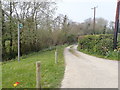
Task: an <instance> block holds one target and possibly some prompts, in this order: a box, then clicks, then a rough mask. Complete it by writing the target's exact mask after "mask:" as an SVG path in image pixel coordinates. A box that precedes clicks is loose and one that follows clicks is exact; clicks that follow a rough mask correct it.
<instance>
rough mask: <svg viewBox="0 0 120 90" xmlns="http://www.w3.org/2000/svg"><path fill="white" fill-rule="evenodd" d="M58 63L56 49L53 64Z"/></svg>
mask: <svg viewBox="0 0 120 90" xmlns="http://www.w3.org/2000/svg"><path fill="white" fill-rule="evenodd" d="M57 63H58V52H57V49H56V51H55V64H57Z"/></svg>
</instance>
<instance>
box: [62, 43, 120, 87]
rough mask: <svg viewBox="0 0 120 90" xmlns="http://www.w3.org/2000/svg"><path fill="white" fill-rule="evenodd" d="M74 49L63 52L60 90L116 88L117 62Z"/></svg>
mask: <svg viewBox="0 0 120 90" xmlns="http://www.w3.org/2000/svg"><path fill="white" fill-rule="evenodd" d="M76 48H77V46H76V45H74V46H73V48H72V50H73V51H72V52H70V47H67V48H66V49H65V51H64V56H65V62H66V69H65V75H64V79H63V81H62V84H61V88H118V61H111V60H105V59H101V58H97V57H94V56H90V55H87V54H84V53H81V52H79V51H77V49H76Z"/></svg>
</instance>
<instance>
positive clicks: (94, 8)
mask: <svg viewBox="0 0 120 90" xmlns="http://www.w3.org/2000/svg"><path fill="white" fill-rule="evenodd" d="M96 8H97V7H93V8H91V9H93V10H94V20H93V34H95V21H96V20H95V17H96Z"/></svg>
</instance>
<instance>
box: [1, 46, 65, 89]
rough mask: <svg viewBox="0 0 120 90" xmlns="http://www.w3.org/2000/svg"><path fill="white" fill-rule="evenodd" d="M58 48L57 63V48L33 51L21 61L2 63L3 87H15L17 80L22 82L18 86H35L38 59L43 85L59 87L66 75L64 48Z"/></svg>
mask: <svg viewBox="0 0 120 90" xmlns="http://www.w3.org/2000/svg"><path fill="white" fill-rule="evenodd" d="M64 47H65V46H61V47H60V46H59V47H57V48H58V64H55V59H54V53H55V50H49V51H41V52H38V53H31V54H29V55H26V56H23V57H21V61H20V62H18V61H17V60H12V61H9V62H6V63H4V64H3V65H2V88H14V87H13V84H14V83H15V82H20V84H19V85H18V86H17V88H35V86H36V73H35V72H36V61H41V87H42V88H59V87H60V83H61V80H62V78H63V75H64V67H65V66H64V57H63V50H64Z"/></svg>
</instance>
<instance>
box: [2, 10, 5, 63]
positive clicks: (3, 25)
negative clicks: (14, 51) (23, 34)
mask: <svg viewBox="0 0 120 90" xmlns="http://www.w3.org/2000/svg"><path fill="white" fill-rule="evenodd" d="M4 19H5V13H4V11H3V10H2V58H3V61H4V58H5V55H6V49H5V38H4V37H3V36H4V35H5V23H4Z"/></svg>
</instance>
